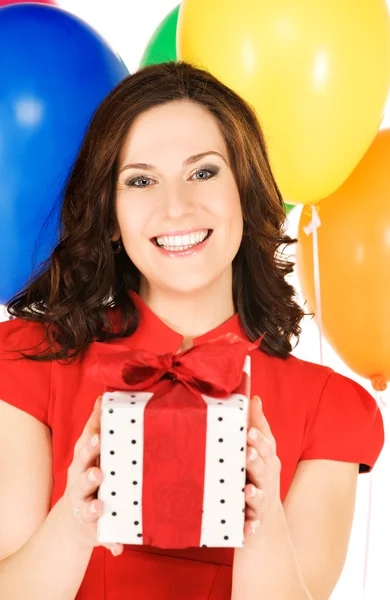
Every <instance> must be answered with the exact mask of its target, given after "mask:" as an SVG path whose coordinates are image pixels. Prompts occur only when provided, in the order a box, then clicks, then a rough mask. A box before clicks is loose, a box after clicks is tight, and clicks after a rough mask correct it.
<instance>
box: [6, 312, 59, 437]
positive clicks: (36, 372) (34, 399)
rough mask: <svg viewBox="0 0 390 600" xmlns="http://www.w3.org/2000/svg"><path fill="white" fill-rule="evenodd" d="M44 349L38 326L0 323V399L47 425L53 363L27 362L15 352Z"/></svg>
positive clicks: (30, 351)
mask: <svg viewBox="0 0 390 600" xmlns="http://www.w3.org/2000/svg"><path fill="white" fill-rule="evenodd" d="M37 344H38V345H37ZM33 346H34V349H32V347H33ZM35 346H36V347H35ZM46 347H47V343H46V342H45V336H44V332H43V329H42V326H41V325H40V324H39V323H33V322H31V321H26V320H24V319H19V318H14V319H10V320H8V321H3V322H1V323H0V400H4V401H5V402H7V403H8V404H12V405H13V406H16V407H17V408H19V409H21V410H23V411H25V412H27V413H29V414H30V415H32V416H33V417H35V418H36V419H38V421H41V422H42V423H45V425H48V422H49V400H50V374H51V364H52V361H41V362H37V361H33V360H29V359H27V358H23V357H22V356H21V354H20V352H19V351H18V350H22V352H25V353H26V354H32V353H34V354H35V353H38V352H40V351H42V350H43V349H45V348H46ZM27 348H28V349H27ZM15 359H18V360H15Z"/></svg>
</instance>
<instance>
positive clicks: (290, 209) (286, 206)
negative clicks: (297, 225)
mask: <svg viewBox="0 0 390 600" xmlns="http://www.w3.org/2000/svg"><path fill="white" fill-rule="evenodd" d="M284 206H285V208H286V215H288V213H289V212H291V211H292V210H293V208H296V206H297V205H296V204H287V202H285V203H284Z"/></svg>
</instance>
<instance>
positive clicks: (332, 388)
mask: <svg viewBox="0 0 390 600" xmlns="http://www.w3.org/2000/svg"><path fill="white" fill-rule="evenodd" d="M383 444H384V426H383V418H382V414H381V411H380V408H379V406H378V404H377V402H376V400H375V399H374V398H373V397H372V396H371V394H369V393H368V392H367V390H365V389H364V388H363V387H362V386H361V385H360V384H358V383H356V381H353V380H352V379H349V377H345V376H344V375H340V374H339V373H336V372H335V371H332V372H331V373H330V375H329V377H328V379H327V380H326V383H325V385H324V387H323V390H322V393H321V395H320V398H319V399H317V401H316V403H315V406H314V408H312V411H311V413H310V414H309V415H308V420H307V423H306V429H305V436H304V443H303V451H302V454H301V457H300V460H307V459H329V460H339V461H345V462H354V463H359V473H369V472H370V471H371V470H372V468H373V466H374V464H375V462H376V460H377V458H378V456H379V454H380V452H381V450H382V447H383Z"/></svg>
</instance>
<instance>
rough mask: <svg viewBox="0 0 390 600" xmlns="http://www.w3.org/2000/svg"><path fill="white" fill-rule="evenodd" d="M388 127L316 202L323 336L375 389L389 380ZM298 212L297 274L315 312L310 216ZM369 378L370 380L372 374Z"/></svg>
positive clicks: (305, 210)
mask: <svg viewBox="0 0 390 600" xmlns="http://www.w3.org/2000/svg"><path fill="white" fill-rule="evenodd" d="M389 161H390V130H388V129H387V130H383V131H380V132H379V133H378V134H377V137H376V138H375V140H374V142H373V143H372V145H371V147H370V148H369V150H368V151H367V153H366V154H365V155H364V157H363V159H362V160H361V162H360V163H359V164H358V166H357V167H356V168H355V170H354V171H353V172H352V174H351V175H350V176H349V177H348V179H347V180H346V181H345V182H344V184H343V185H342V186H341V187H340V188H339V189H338V190H337V191H336V192H334V193H333V194H332V195H331V196H329V197H328V198H326V199H325V200H323V201H322V202H321V205H320V211H319V217H320V220H321V226H320V227H319V228H318V247H319V249H318V252H319V265H320V283H321V307H322V326H323V331H324V336H325V337H326V339H327V340H328V341H329V343H330V344H331V346H332V347H333V348H334V349H335V350H336V352H337V353H338V354H339V355H340V357H341V358H342V359H343V361H344V362H345V363H346V364H347V365H348V366H349V367H350V368H351V369H352V370H353V371H355V373H358V374H359V375H361V376H362V377H366V378H367V379H371V381H372V383H373V384H374V386H375V389H380V388H381V385H382V389H383V382H385V381H389V380H390V312H389V306H390V169H389ZM307 212H309V211H308V207H305V209H304V210H303V211H302V215H301V219H300V223H299V232H298V240H299V241H298V244H297V262H296V265H297V273H298V277H299V281H300V283H301V286H302V291H303V295H304V296H305V298H306V299H307V301H308V304H309V306H310V308H311V309H312V310H314V311H315V309H316V306H315V295H314V283H313V249H312V236H311V235H310V236H307V235H306V234H305V232H304V229H303V228H304V227H306V226H307V225H308V223H309V221H310V219H311V217H310V214H309V215H308V214H307ZM374 377H376V381H374Z"/></svg>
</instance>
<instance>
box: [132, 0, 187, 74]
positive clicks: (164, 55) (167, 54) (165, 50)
mask: <svg viewBox="0 0 390 600" xmlns="http://www.w3.org/2000/svg"><path fill="white" fill-rule="evenodd" d="M179 9H180V4H178V5H177V6H176V7H175V8H174V9H173V10H172V11H171V12H170V13H169V14H168V15H167V16H166V17H165V18H164V19H163V21H162V22H161V23H160V25H159V26H158V27H157V29H156V30H155V32H154V33H153V35H152V37H151V38H150V40H149V42H148V45H147V46H146V49H145V51H144V53H143V55H142V58H141V62H140V64H139V69H142V67H146V66H147V65H153V64H159V63H162V62H168V61H169V60H173V61H175V62H176V60H177V59H176V27H177V19H178V16H179Z"/></svg>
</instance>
